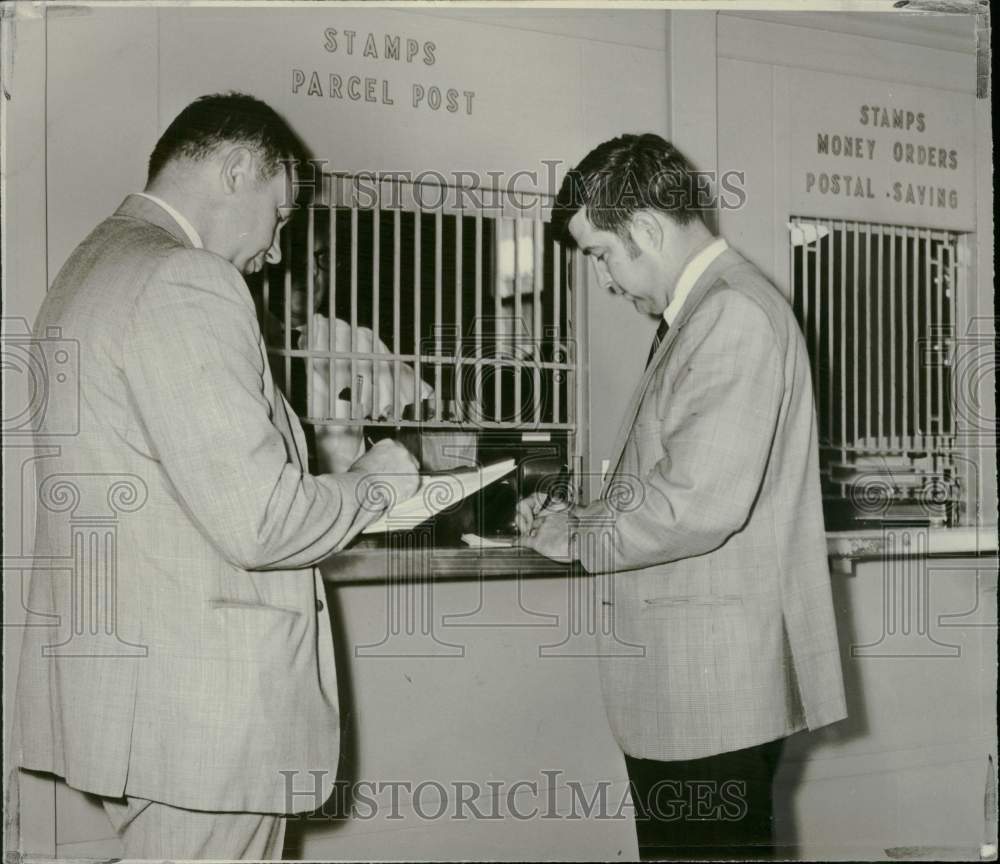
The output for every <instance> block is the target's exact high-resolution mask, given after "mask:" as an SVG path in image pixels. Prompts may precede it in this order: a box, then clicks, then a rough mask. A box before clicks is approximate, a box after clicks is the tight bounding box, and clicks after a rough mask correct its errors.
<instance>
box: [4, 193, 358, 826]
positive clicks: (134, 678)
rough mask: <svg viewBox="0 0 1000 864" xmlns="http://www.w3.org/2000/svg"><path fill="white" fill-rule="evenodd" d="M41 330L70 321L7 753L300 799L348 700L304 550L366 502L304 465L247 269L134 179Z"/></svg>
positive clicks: (314, 802)
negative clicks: (198, 245) (76, 379)
mask: <svg viewBox="0 0 1000 864" xmlns="http://www.w3.org/2000/svg"><path fill="white" fill-rule="evenodd" d="M52 328H55V329H54V330H53V329H52ZM35 332H36V336H37V337H38V338H39V339H43V338H50V339H51V338H55V337H58V338H61V339H64V340H65V339H69V340H75V341H76V343H78V345H79V352H80V383H79V395H80V399H79V405H78V406H77V405H76V404H73V403H74V400H60V401H52V402H50V403H49V404H48V405H47V407H46V410H45V412H44V415H43V417H42V419H41V423H40V427H39V429H38V433H39V434H38V437H37V444H38V450H37V458H36V461H35V465H36V471H37V474H38V475H39V487H38V507H37V511H38V512H37V528H36V544H35V554H36V556H37V557H38V560H39V566H40V567H42V566H43V565H44V562H46V561H48V562H49V563H50V565H51V569H48V568H45V569H38V570H36V571H35V572H34V573H33V575H32V580H31V587H30V594H29V601H28V602H29V607H30V614H29V620H28V623H29V628H28V630H27V631H26V636H25V640H24V643H23V652H22V663H21V669H20V678H19V698H18V714H19V718H20V735H21V747H22V751H23V752H22V758H21V764H22V766H24V767H27V768H32V769H39V770H44V771H50V772H54V773H56V774H59V775H61V776H63V777H65V778H66V780H67V782H68V783H69V784H70V785H71V786H74V787H76V788H78V789H82V790H85V791H88V792H93V793H97V794H99V795H105V796H112V797H116V796H121V795H122V794H123V793H127V794H129V795H135V796H138V797H142V798H149V799H153V800H156V801H162V802H166V803H169V804H173V805H177V806H180V807H186V808H192V809H206V810H237V811H258V812H279V813H280V812H291V811H296V810H309V809H313V808H314V807H316V806H318V804H320V803H321V802H322V800H323V798H324V797H326V795H327V794H328V793H329V791H330V789H331V784H332V782H333V780H334V778H335V774H336V769H337V758H338V751H339V718H338V712H337V682H336V674H335V669H334V654H333V644H332V636H331V625H330V620H329V616H328V613H327V612H326V611H325V610H324V609H323V605H322V600H323V598H324V591H323V584H322V582H321V580H320V578H319V575H318V571H316V570H315V569H314V568H313V567H312V565H313V564H314V563H315V562H317V561H319V560H321V559H322V558H324V557H326V556H327V555H329V554H330V553H331V552H334V551H336V550H338V549H340V548H341V547H342V546H343V545H344V544H345V543H347V542H348V541H349V540H350V539H351V538H352V537H354V536H355V535H356V534H357V533H358V532H359V531H360V530H361V529H362V528H363V527H364V526H365V525H366V524H367V523H368V522H369V521H371V519H372V518H374V517H375V516H376V515H377V513H376V512H372V511H371V510H370V509H369V508H365V507H364V506H363V505H362V502H361V500H360V497H359V496H360V493H361V491H362V489H363V488H364V484H363V481H362V477H361V475H359V474H354V473H348V474H342V475H337V476H332V475H323V476H318V477H313V476H310V475H309V474H308V471H307V459H306V451H305V439H304V437H303V434H302V428H301V426H300V425H299V422H298V420H297V418H296V417H295V415H294V414H293V413H292V411H291V409H290V408H289V407H288V405H287V403H286V402H285V401H284V399H283V397H282V396H281V394H280V391H279V390H278V389H277V388H276V387H275V384H274V382H273V380H272V377H271V371H270V368H269V365H268V360H267V354H266V352H265V349H264V344H263V342H262V340H261V335H260V329H259V327H258V325H257V321H256V318H255V315H254V306H253V303H252V300H251V298H250V295H249V293H248V290H247V286H246V283H245V282H244V281H243V278H242V277H241V276H240V274H239V273H238V272H237V270H236V269H235V268H234V267H233V266H232V265H231V264H230V263H229V262H228V261H225V260H224V259H222V258H220V257H219V256H217V255H215V254H213V253H211V252H208V251H204V250H198V249H193V248H191V244H190V242H189V241H188V240H187V238H186V237H185V235H184V234H183V232H182V230H181V229H180V227H179V226H178V225H177V224H176V223H175V222H174V221H173V220H172V219H171V218H170V216H168V215H167V214H166V213H165V212H164V211H163V210H162V209H161V208H160V207H159V206H158V205H156V204H155V203H154V202H151V201H149V200H147V199H145V198H142V197H139V196H130V197H129V198H127V199H126V200H125V202H124V203H123V204H122V206H121V207H120V208H119V209H118V211H117V212H116V213H115V214H114V215H113V216H112V217H111V218H110V219H108V220H106V221H105V222H103V223H102V224H101V225H100V226H98V227H97V228H96V229H95V230H94V232H93V233H92V234H91V235H90V236H89V237H88V238H87V239H86V240H85V241H84V242H83V243H82V244H81V245H80V246H79V247H78V248H77V249H76V251H75V252H74V253H73V255H72V256H71V257H70V259H69V261H68V262H67V263H66V265H65V266H64V267H63V269H62V271H61V272H60V274H59V276H58V277H57V279H56V281H55V283H54V284H53V286H52V288H51V290H50V291H49V293H48V295H47V296H46V299H45V302H44V304H43V306H42V309H41V312H40V313H39V317H38V321H37V324H36V328H35ZM77 410H78V411H79V415H78V426H79V431H78V433H77V434H76V435H73V436H71V437H68V438H55V437H50V436H52V435H53V434H54V433H56V432H58V431H59V430H64V429H66V428H69V427H71V426H72V422H73V420H74V419H75V418H73V417H71V416H69V415H70V413H71V412H74V411H77ZM50 444H52V445H55V446H53V447H49V446H48V445H50ZM95 525H97V526H98V529H99V530H97V531H96V535H95V527H94V526H95ZM95 536H96V540H95V539H94V538H95ZM321 610H322V611H321ZM310 771H315V772H320V773H319V774H318V775H313V774H309V773H308V772H310ZM317 778H319V781H320V782H319V784H318V785H315V784H316V783H317ZM314 788H315V789H316V792H317V794H316V795H312V794H308V795H299V796H298V797H294V796H289V795H288V794H286V793H287V792H288V790H289V789H294V790H295V791H300V792H301V791H302V790H309V791H311V790H313V789H314Z"/></svg>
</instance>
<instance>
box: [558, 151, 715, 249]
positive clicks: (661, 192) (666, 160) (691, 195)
mask: <svg viewBox="0 0 1000 864" xmlns="http://www.w3.org/2000/svg"><path fill="white" fill-rule="evenodd" d="M698 199H699V188H698V177H697V173H696V172H695V169H694V167H693V166H692V165H691V163H690V162H688V160H687V159H686V158H685V157H684V156H683V155H682V154H681V153H680V151H679V150H677V148H675V147H674V146H673V145H672V144H671V143H670V142H669V141H666V140H664V139H663V138H661V137H660V136H659V135H654V134H653V133H646V134H644V135H621V136H619V137H618V138H612V139H611V140H610V141H605V142H604V143H603V144H599V145H598V146H597V147H595V148H594V149H593V150H591V151H590V152H589V153H588V154H587V155H586V156H585V157H584V158H583V160H582V161H581V162H580V164H579V165H577V166H576V168H574V169H572V170H571V171H569V172H568V173H567V174H566V177H565V179H564V180H563V183H562V186H561V187H560V188H559V194H558V195H557V196H556V200H555V204H554V206H553V209H552V228H553V231H554V233H555V236H556V237H558V238H559V239H560V240H561V241H562V242H564V243H568V244H569V245H572V244H573V237H572V235H571V234H570V232H569V222H570V220H571V219H572V218H573V216H574V214H575V213H576V212H577V211H578V210H580V208H581V207H586V209H587V219H588V220H589V222H590V224H591V225H592V226H593V227H594V228H596V229H597V230H599V231H612V232H614V233H616V234H618V235H619V237H621V238H622V239H623V240H626V241H631V237H630V236H629V232H628V223H629V221H630V220H631V218H632V215H633V214H634V213H635V212H636V211H638V210H658V211H660V212H661V213H665V214H666V215H667V216H668V217H670V218H671V219H673V220H674V221H675V222H676V223H678V224H680V225H686V224H688V223H690V222H693V221H694V220H696V219H701V218H702V215H701V211H700V209H699V207H698V203H699V202H698Z"/></svg>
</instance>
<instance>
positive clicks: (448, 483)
mask: <svg viewBox="0 0 1000 864" xmlns="http://www.w3.org/2000/svg"><path fill="white" fill-rule="evenodd" d="M515 467H516V463H515V461H514V460H513V459H505V460H504V461H502V462H495V463H494V464H492V465H487V466H486V467H485V468H469V469H457V470H454V471H441V472H436V473H433V474H422V475H421V476H420V487H419V488H418V489H417V491H416V493H415V494H414V495H413V496H412V497H410V498H407V499H406V500H405V501H400V502H399V503H398V504H396V505H395V506H394V507H392V508H391V509H390V510H389V511H388V512H386V513H385V514H384V515H383V516H382V517H381V518H379V519H376V520H375V521H374V522H372V524H371V525H369V526H368V527H367V528H365V530H364V531H362V532H361V533H362V534H380V533H383V532H385V531H407V530H409V529H411V528H415V527H416V526H417V525H419V524H420V523H421V522H426V521H427V520H428V519H430V518H431V517H432V516H434V515H436V514H438V513H440V512H441V511H443V510H447V509H449V508H451V507H454V506H455V505H456V504H458V502H459V501H461V500H463V499H465V498H468V497H469V496H470V495H474V494H475V493H476V492H478V491H479V490H480V489H483V488H485V487H486V486H489V485H490V483H494V482H496V481H497V480H499V479H500V478H502V477H506V476H507V475H508V474H510V473H511V472H512V471H513V470H514V468H515Z"/></svg>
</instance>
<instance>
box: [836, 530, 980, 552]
mask: <svg viewBox="0 0 1000 864" xmlns="http://www.w3.org/2000/svg"><path fill="white" fill-rule="evenodd" d="M888 547H891V548H888ZM826 548H827V551H828V552H829V554H830V557H831V558H832V559H834V560H837V559H864V558H881V557H882V556H883V555H885V554H886V552H887V548H888V551H890V552H891V553H892V554H895V555H899V556H905V557H912V556H927V555H953V556H960V557H965V556H968V555H996V554H997V527H996V526H995V525H991V526H985V527H977V526H974V525H973V526H970V527H963V528H924V527H919V526H917V527H914V526H899V527H890V526H887V527H885V528H872V529H868V530H863V531H860V530H859V531H831V532H829V533H828V534H827V535H826Z"/></svg>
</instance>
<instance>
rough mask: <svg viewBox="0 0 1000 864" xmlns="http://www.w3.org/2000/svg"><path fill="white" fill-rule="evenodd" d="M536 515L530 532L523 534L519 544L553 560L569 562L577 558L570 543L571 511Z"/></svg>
mask: <svg viewBox="0 0 1000 864" xmlns="http://www.w3.org/2000/svg"><path fill="white" fill-rule="evenodd" d="M545 513H546V514H547V515H542V516H536V517H535V521H534V523H533V524H532V527H531V533H530V534H522V535H521V539H520V540H519V545H521V546H527V547H528V548H529V549H534V550H535V551H536V552H537V553H538V554H539V555H544V556H545V557H546V558H551V559H552V560H553V561H564V562H566V563H569V562H570V561H574V560H576V556H575V555H574V554H573V550H572V544H571V543H570V532H571V531H572V528H571V526H570V521H569V511H568V510H567V511H566V512H563V513H552V512H550V511H545Z"/></svg>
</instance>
